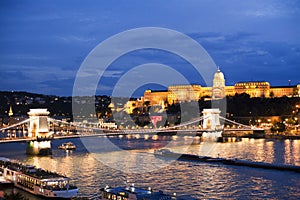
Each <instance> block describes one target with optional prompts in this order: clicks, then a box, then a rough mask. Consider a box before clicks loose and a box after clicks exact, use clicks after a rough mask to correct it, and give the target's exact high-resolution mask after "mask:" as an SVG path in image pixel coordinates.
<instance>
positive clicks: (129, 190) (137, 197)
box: [100, 184, 177, 200]
mask: <svg viewBox="0 0 300 200" xmlns="http://www.w3.org/2000/svg"><path fill="white" fill-rule="evenodd" d="M101 191H102V194H101V198H100V200H110V199H116V200H117V199H118V200H144V199H149V200H151V199H162V200H175V199H177V198H176V193H174V194H173V195H169V194H166V193H164V192H163V191H153V190H152V188H150V187H149V188H148V189H143V188H139V187H135V186H134V184H132V185H131V186H121V187H115V188H111V187H109V186H106V187H105V188H102V189H101Z"/></svg>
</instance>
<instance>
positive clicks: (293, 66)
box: [0, 0, 300, 96]
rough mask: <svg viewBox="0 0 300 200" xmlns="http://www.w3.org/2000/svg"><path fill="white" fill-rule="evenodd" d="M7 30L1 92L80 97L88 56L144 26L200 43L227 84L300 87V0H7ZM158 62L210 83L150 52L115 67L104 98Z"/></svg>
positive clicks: (3, 20) (0, 9) (102, 87)
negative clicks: (77, 87)
mask: <svg viewBox="0 0 300 200" xmlns="http://www.w3.org/2000/svg"><path fill="white" fill-rule="evenodd" d="M0 27H1V28H0V70H1V72H0V90H1V91H12V90H14V91H28V92H35V93H42V94H54V95H59V96H69V95H72V91H73V85H74V80H75V77H76V73H77V71H78V69H79V68H80V66H81V64H82V62H83V61H84V59H85V58H86V57H87V55H88V54H89V53H90V52H91V51H92V50H93V49H94V48H95V47H96V46H97V45H98V44H99V43H101V42H102V41H104V40H106V39H107V38H109V37H111V36H113V35H115V34H118V33H120V32H123V31H126V30H129V29H134V28H140V27H162V28H168V29H172V30H175V31H178V32H181V33H184V34H186V35H188V36H189V37H191V38H193V39H194V40H196V41H197V42H198V43H199V44H200V45H202V47H203V48H204V49H205V50H206V51H207V53H208V54H209V55H210V56H211V58H212V59H213V61H214V63H215V64H216V65H219V66H220V68H221V70H222V71H223V72H224V74H225V78H226V84H227V85H233V84H234V83H236V82H239V81H268V82H270V83H271V85H273V86H283V85H288V84H289V81H288V80H290V84H292V85H296V84H300V78H299V74H300V73H299V72H300V68H299V67H300V2H299V1H297V0H294V1H289V0H281V1H275V0H264V1H260V0H251V1H241V0H201V1H200V0H195V1H188V0H184V1H179V0H178V1H177V0H166V1H162V0H149V1H140V0H133V1H130V0H124V1H123V0H119V1H115V0H109V1H104V0H97V1H96V0H95V1H93V0H85V1H77V0H72V1H71V0H69V1H63V0H51V1H50V0H49V1H47V0H41V1H36V0H34V1H33V0H32V1H31V0H28V1H21V0H20V1H15V0H2V1H0ZM153 62H155V63H162V64H164V65H168V66H171V67H173V68H175V69H177V70H178V71H181V72H183V71H184V73H185V76H187V77H189V80H190V82H191V83H197V84H201V85H204V84H203V81H202V80H201V78H199V77H197V76H194V72H193V71H192V70H185V69H188V65H189V63H186V62H185V61H184V60H182V59H181V58H178V57H177V56H176V55H172V54H170V53H168V52H163V51H158V50H153V49H152V50H151V49H150V50H143V51H137V52H131V53H128V54H126V55H123V56H121V57H120V58H119V59H118V60H116V61H115V62H114V63H112V65H111V66H110V68H109V69H108V70H107V71H106V72H105V74H106V75H105V76H104V77H103V78H102V79H101V81H100V82H99V86H98V90H97V94H108V95H110V94H111V90H112V88H113V87H114V84H115V83H116V82H117V81H118V79H119V78H121V77H122V76H123V75H124V73H125V72H126V70H130V69H133V68H134V67H135V66H137V65H141V64H147V63H153ZM215 70H216V69H215ZM170 84H180V82H178V83H177V82H172V83H170ZM147 87H150V86H149V85H148V86H147ZM144 88H146V86H145V87H144ZM144 88H143V87H142V89H144ZM153 89H161V88H160V87H158V86H157V87H153ZM141 91H142V90H141ZM139 94H141V93H139V92H137V95H139Z"/></svg>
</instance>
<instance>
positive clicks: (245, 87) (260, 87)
mask: <svg viewBox="0 0 300 200" xmlns="http://www.w3.org/2000/svg"><path fill="white" fill-rule="evenodd" d="M234 89H235V92H236V93H237V94H242V93H247V94H249V95H250V97H269V94H270V83H268V82H265V81H264V82H239V83H236V84H235V85H234Z"/></svg>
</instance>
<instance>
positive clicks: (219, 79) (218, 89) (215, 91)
mask: <svg viewBox="0 0 300 200" xmlns="http://www.w3.org/2000/svg"><path fill="white" fill-rule="evenodd" d="M211 96H212V99H222V98H224V97H225V96H226V94H225V78H224V74H223V73H222V72H221V71H220V68H219V67H218V71H217V72H216V73H215V75H214V80H213V87H212V94H211Z"/></svg>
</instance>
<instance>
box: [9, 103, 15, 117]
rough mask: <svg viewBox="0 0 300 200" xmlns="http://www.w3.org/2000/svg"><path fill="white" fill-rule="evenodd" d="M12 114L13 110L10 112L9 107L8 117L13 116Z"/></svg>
mask: <svg viewBox="0 0 300 200" xmlns="http://www.w3.org/2000/svg"><path fill="white" fill-rule="evenodd" d="M13 115H14V113H13V110H12V106H11V105H10V108H9V112H8V116H10V117H11V116H13Z"/></svg>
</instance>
